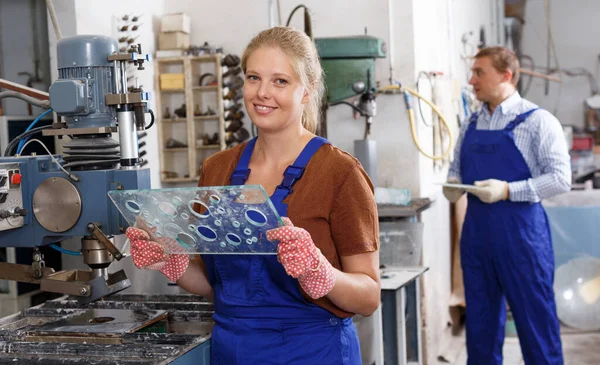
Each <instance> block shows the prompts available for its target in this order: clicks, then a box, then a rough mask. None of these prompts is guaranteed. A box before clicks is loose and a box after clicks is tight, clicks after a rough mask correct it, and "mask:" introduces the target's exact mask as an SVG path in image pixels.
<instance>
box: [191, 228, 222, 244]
mask: <svg viewBox="0 0 600 365" xmlns="http://www.w3.org/2000/svg"><path fill="white" fill-rule="evenodd" d="M196 232H198V236H200V238H202V239H203V240H205V241H208V242H212V241H214V240H216V239H217V232H215V231H214V230H213V229H212V228H210V227H209V226H198V229H197V230H196Z"/></svg>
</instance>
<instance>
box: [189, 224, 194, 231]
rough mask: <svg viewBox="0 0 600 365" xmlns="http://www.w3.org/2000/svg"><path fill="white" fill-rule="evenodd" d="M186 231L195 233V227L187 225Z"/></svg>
mask: <svg viewBox="0 0 600 365" xmlns="http://www.w3.org/2000/svg"><path fill="white" fill-rule="evenodd" d="M188 231H190V232H196V226H195V225H193V224H190V225H188Z"/></svg>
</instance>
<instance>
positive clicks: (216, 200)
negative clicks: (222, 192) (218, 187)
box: [208, 194, 221, 204]
mask: <svg viewBox="0 0 600 365" xmlns="http://www.w3.org/2000/svg"><path fill="white" fill-rule="evenodd" d="M208 199H210V202H211V203H213V204H219V203H220V202H221V197H220V196H218V195H217V194H213V195H211V196H210V197H209V198H208Z"/></svg>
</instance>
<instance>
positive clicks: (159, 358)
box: [0, 294, 213, 365]
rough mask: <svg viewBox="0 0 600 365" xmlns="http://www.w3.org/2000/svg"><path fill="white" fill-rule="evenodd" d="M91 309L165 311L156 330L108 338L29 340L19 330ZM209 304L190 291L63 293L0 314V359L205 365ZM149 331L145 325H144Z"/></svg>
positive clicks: (7, 361) (47, 364)
mask: <svg viewBox="0 0 600 365" xmlns="http://www.w3.org/2000/svg"><path fill="white" fill-rule="evenodd" d="M89 308H94V309H132V310H136V309H153V310H157V309H158V310H166V311H168V316H167V319H166V323H162V324H161V325H160V326H157V327H156V328H155V331H156V332H133V333H125V334H123V335H122V336H121V337H119V339H118V340H117V341H116V342H115V340H114V338H113V339H109V340H106V339H104V340H103V339H102V338H94V335H93V334H90V336H89V338H86V339H85V340H83V341H82V339H81V337H79V338H76V339H73V338H65V339H58V340H57V339H50V338H49V339H48V340H47V341H46V340H44V339H40V338H36V339H33V340H32V338H31V336H27V334H26V333H24V331H22V330H20V329H22V328H24V327H25V326H28V325H32V324H39V323H41V322H43V321H46V320H48V319H51V320H52V319H58V318H68V317H69V316H73V315H76V314H78V313H81V312H82V311H84V310H86V309H89ZM212 313H213V305H212V303H210V302H208V301H206V300H205V299H204V298H202V297H198V296H193V295H185V294H182V295H113V296H111V297H108V298H105V299H104V300H101V301H97V302H94V303H91V304H88V305H83V306H82V305H80V304H79V303H78V302H76V301H73V300H66V297H62V298H59V299H57V300H53V301H48V302H46V303H44V304H42V305H39V306H36V307H32V308H28V309H25V310H23V311H21V312H20V313H16V314H14V315H11V316H8V317H5V318H2V319H0V364H44V365H54V364H61V365H67V364H68V365H71V364H82V365H83V364H86V365H105V364H106V365H108V364H111V365H118V364H140V365H162V364H174V365H188V364H189V365H191V364H194V365H209V364H210V332H211V330H212V327H213V323H212ZM149 331H151V330H149Z"/></svg>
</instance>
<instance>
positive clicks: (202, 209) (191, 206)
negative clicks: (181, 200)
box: [188, 200, 210, 218]
mask: <svg viewBox="0 0 600 365" xmlns="http://www.w3.org/2000/svg"><path fill="white" fill-rule="evenodd" d="M195 204H198V205H200V212H203V213H198V212H197V211H195V210H194V205H195ZM188 208H189V210H190V213H192V214H193V215H194V216H196V217H198V218H208V216H209V215H210V212H209V211H208V206H207V205H206V204H204V203H203V202H201V201H200V200H190V202H189V203H188Z"/></svg>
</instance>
